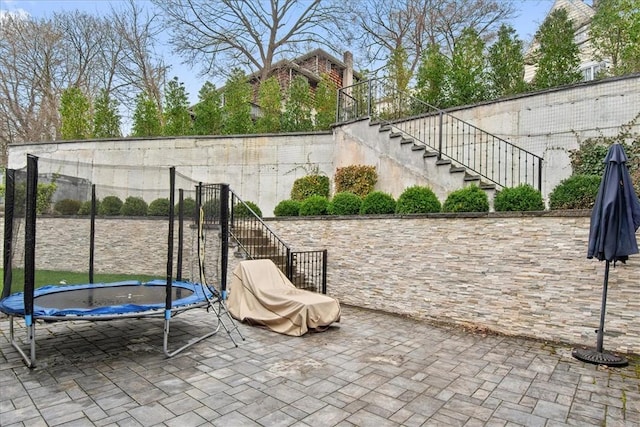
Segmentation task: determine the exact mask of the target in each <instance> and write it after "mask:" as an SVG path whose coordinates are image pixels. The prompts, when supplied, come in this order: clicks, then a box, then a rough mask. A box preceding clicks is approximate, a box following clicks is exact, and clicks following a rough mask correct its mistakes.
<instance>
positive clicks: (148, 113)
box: [132, 92, 162, 137]
mask: <svg viewBox="0 0 640 427" xmlns="http://www.w3.org/2000/svg"><path fill="white" fill-rule="evenodd" d="M160 135H162V123H161V122H160V112H159V111H158V106H157V105H156V103H155V101H154V100H153V99H152V98H151V97H149V95H147V94H146V93H145V92H142V93H140V94H138V96H137V97H136V108H135V111H134V113H133V127H132V136H139V137H145V136H160Z"/></svg>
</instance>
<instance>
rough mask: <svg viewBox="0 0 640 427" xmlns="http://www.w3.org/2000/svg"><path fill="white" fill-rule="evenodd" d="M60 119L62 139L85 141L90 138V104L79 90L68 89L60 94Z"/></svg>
mask: <svg viewBox="0 0 640 427" xmlns="http://www.w3.org/2000/svg"><path fill="white" fill-rule="evenodd" d="M60 119H61V126H60V137H61V138H62V139H87V138H89V137H90V136H91V112H90V103H89V99H88V98H87V97H86V96H85V95H84V94H83V93H82V91H81V90H80V88H78V87H70V88H68V89H65V90H64V91H63V92H62V97H61V98H60Z"/></svg>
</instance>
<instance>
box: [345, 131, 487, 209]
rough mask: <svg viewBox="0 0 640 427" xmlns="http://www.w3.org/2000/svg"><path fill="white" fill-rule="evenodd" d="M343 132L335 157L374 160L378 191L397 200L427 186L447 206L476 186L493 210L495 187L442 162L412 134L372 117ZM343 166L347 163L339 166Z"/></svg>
mask: <svg viewBox="0 0 640 427" xmlns="http://www.w3.org/2000/svg"><path fill="white" fill-rule="evenodd" d="M340 132H341V133H340V134H339V135H337V138H338V139H339V140H341V141H340V142H341V144H339V147H340V148H339V150H341V152H339V153H337V155H336V158H337V159H338V161H339V162H344V163H346V162H351V163H350V164H358V163H360V164H369V165H370V164H372V161H375V162H376V163H377V164H375V166H376V169H377V171H378V178H379V181H378V183H377V184H376V188H377V189H379V190H381V191H385V192H387V193H390V194H391V195H393V196H394V197H395V198H397V197H398V196H400V194H401V193H402V192H403V191H404V190H405V189H406V188H407V187H410V186H412V185H425V186H428V187H430V188H431V189H432V190H433V191H434V193H435V194H436V196H438V199H439V200H440V202H441V203H444V201H445V200H446V198H447V196H448V195H449V194H450V193H451V192H453V191H455V190H458V189H461V188H464V187H467V186H469V185H476V186H478V187H479V188H480V189H482V190H483V191H484V192H485V193H486V194H487V196H488V199H489V206H490V209H491V210H493V197H494V195H495V192H496V185H495V184H493V183H489V182H485V181H483V180H482V179H481V177H480V176H479V175H477V174H474V173H472V172H471V171H469V170H468V169H467V168H465V167H463V166H461V165H459V164H456V163H455V162H454V161H452V160H450V159H445V158H441V159H439V158H438V153H437V152H436V151H434V150H431V149H429V148H428V147H426V146H425V145H423V144H421V143H418V142H416V141H415V140H414V139H412V138H411V137H410V136H409V135H407V134H405V133H403V132H399V131H397V130H394V129H393V128H392V127H391V126H389V125H385V124H382V123H379V122H372V121H371V120H370V119H369V118H365V119H361V120H356V121H352V122H351V123H349V124H346V125H343V126H341V127H340ZM354 154H356V155H354ZM343 159H344V160H343ZM342 166H348V164H340V165H339V167H342Z"/></svg>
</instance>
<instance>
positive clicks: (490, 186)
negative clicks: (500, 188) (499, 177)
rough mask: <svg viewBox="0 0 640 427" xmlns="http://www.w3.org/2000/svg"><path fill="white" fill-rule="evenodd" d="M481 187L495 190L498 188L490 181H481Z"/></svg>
mask: <svg viewBox="0 0 640 427" xmlns="http://www.w3.org/2000/svg"><path fill="white" fill-rule="evenodd" d="M479 187H480V188H481V189H482V190H495V189H496V185H495V184H490V183H488V182H481V183H480V185H479Z"/></svg>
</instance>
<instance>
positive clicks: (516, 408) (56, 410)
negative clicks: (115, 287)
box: [0, 307, 640, 427]
mask: <svg viewBox="0 0 640 427" xmlns="http://www.w3.org/2000/svg"><path fill="white" fill-rule="evenodd" d="M214 324H215V317H214V316H213V315H211V314H208V313H206V312H205V311H204V310H192V311H190V312H187V313H184V314H182V315H180V316H179V317H177V318H175V319H174V320H173V321H172V323H171V326H172V338H174V342H173V346H174V347H175V346H177V345H179V344H181V343H184V342H186V341H187V340H188V339H189V337H191V336H194V335H198V334H201V333H202V331H203V330H204V328H208V327H209V328H210V327H212V325H214ZM20 325H22V321H20ZM162 326H163V322H162V320H161V319H149V318H148V319H138V320H118V321H109V322H94V323H91V322H61V323H48V324H42V325H40V324H39V325H38V327H37V330H36V332H37V337H38V341H37V343H38V348H37V351H38V353H37V356H38V359H37V360H38V366H37V367H36V368H35V369H28V368H26V367H25V365H24V363H23V362H22V360H21V359H20V357H19V355H18V353H17V352H16V351H15V350H14V349H13V348H12V347H11V345H10V344H9V342H8V334H9V322H8V320H7V318H6V317H2V318H1V319H0V425H2V426H5V427H9V426H29V427H35V426H92V425H96V426H180V427H184V426H199V425H213V426H312V427H322V426H375V427H384V426H399V425H402V426H422V425H424V426H564V425H572V426H597V427H602V426H605V425H606V426H607V427H611V426H638V425H640V361H638V360H635V359H634V360H632V362H631V363H630V365H629V366H628V367H625V368H606V367H598V366H595V365H590V364H584V363H582V362H580V361H578V360H576V359H574V358H572V357H571V348H570V347H567V346H563V345H553V344H548V343H543V342H538V341H531V340H526V339H518V338H509V337H503V336H494V335H485V334H482V333H478V332H474V331H467V330H463V329H460V328H449V327H442V326H434V325H431V324H428V323H426V322H419V321H414V320H411V319H407V318H403V317H399V316H394V315H389V314H385V313H381V312H376V311H369V310H364V309H359V308H355V307H343V316H342V321H341V322H340V323H338V324H336V325H335V326H334V327H332V328H330V329H329V330H327V331H325V332H322V333H313V334H307V335H305V336H303V337H288V336H284V335H278V334H275V333H273V332H270V331H268V330H266V329H262V328H257V327H252V326H248V325H244V324H243V325H240V330H241V332H242V334H244V336H245V338H246V340H245V341H240V343H239V346H238V347H237V348H236V347H235V346H234V345H233V344H232V342H231V341H230V340H229V338H228V337H227V336H226V333H224V332H221V333H220V334H218V335H216V336H214V337H212V338H209V339H208V340H206V341H203V342H201V343H198V344H196V345H195V346H194V347H191V348H190V349H188V350H186V351H185V352H183V353H181V354H179V355H177V356H175V357H173V358H171V359H167V358H165V357H164V354H163V353H162ZM17 333H18V336H19V337H22V336H23V335H24V330H23V329H22V327H20V328H19V329H18V330H17ZM594 344H595V337H594ZM605 348H606V341H605Z"/></svg>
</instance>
